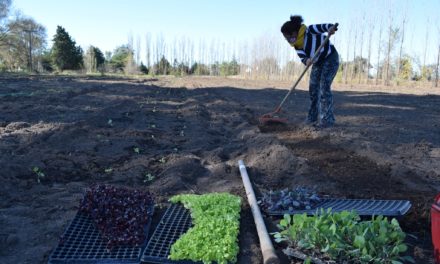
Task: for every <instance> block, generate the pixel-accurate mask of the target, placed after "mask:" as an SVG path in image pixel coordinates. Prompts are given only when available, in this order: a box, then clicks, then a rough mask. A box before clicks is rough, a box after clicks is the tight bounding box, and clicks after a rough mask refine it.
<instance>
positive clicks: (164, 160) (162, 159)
mask: <svg viewBox="0 0 440 264" xmlns="http://www.w3.org/2000/svg"><path fill="white" fill-rule="evenodd" d="M159 162H160V163H162V164H165V163H166V162H167V160H166V159H165V157H162V158H160V159H159Z"/></svg>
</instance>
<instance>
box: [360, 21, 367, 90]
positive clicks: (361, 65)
mask: <svg viewBox="0 0 440 264" xmlns="http://www.w3.org/2000/svg"><path fill="white" fill-rule="evenodd" d="M363 25H365V13H364V15H363V16H362V29H361V39H360V43H361V51H360V54H359V57H360V60H359V66H358V70H359V73H358V74H359V80H358V84H360V83H361V78H362V70H363V69H364V67H363V66H364V62H363V61H364V60H363V59H362V48H363V47H364V31H365V29H364V26H363ZM367 68H368V65H367ZM367 71H368V70H367Z"/></svg>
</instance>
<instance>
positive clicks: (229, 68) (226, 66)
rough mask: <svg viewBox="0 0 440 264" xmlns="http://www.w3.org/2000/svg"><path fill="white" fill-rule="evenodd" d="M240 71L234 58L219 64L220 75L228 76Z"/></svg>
mask: <svg viewBox="0 0 440 264" xmlns="http://www.w3.org/2000/svg"><path fill="white" fill-rule="evenodd" d="M239 72H240V65H238V62H237V60H236V59H232V61H230V62H223V63H222V64H220V75H222V76H229V75H237V74H238V73H239Z"/></svg>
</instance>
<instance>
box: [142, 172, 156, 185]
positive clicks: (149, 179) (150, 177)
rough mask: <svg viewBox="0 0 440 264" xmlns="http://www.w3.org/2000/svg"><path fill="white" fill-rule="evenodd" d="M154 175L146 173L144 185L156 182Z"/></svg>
mask: <svg viewBox="0 0 440 264" xmlns="http://www.w3.org/2000/svg"><path fill="white" fill-rule="evenodd" d="M154 178H155V177H154V175H152V174H151V173H145V175H144V183H148V182H152V181H153V180H154Z"/></svg>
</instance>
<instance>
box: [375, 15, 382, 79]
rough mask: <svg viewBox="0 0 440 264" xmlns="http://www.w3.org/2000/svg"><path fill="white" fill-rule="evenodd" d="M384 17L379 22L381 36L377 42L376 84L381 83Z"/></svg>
mask: <svg viewBox="0 0 440 264" xmlns="http://www.w3.org/2000/svg"><path fill="white" fill-rule="evenodd" d="M382 21H383V20H382V19H380V23H379V38H378V43H377V66H376V67H377V68H376V85H378V84H379V76H380V75H379V70H380V53H381V51H382V30H383V28H382V26H383V24H382Z"/></svg>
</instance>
